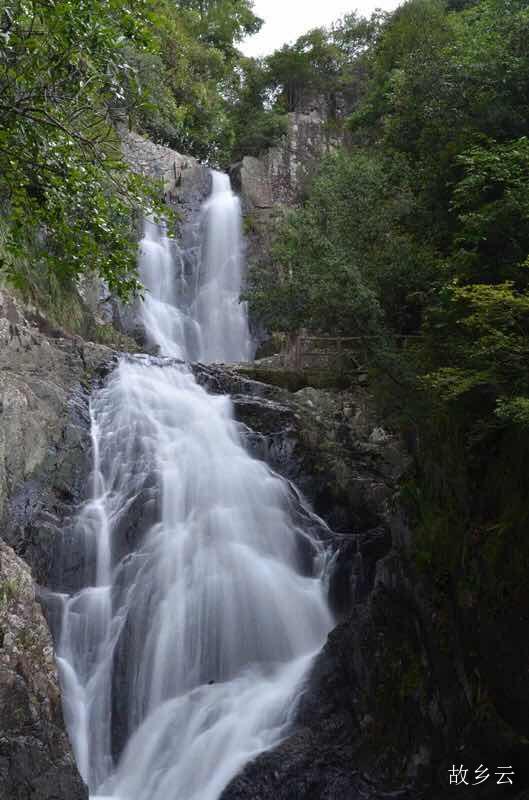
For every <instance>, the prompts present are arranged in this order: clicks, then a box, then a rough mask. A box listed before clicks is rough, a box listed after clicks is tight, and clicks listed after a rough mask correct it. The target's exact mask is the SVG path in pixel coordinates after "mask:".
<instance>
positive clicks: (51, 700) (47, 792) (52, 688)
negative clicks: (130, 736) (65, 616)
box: [0, 541, 88, 800]
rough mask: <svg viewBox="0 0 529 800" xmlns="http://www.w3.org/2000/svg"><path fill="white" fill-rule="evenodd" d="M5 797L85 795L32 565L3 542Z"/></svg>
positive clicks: (0, 777) (0, 748) (1, 755)
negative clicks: (70, 740)
mask: <svg viewBox="0 0 529 800" xmlns="http://www.w3.org/2000/svg"><path fill="white" fill-rule="evenodd" d="M0 787H1V788H0V796H1V797H3V798H5V800H86V799H87V798H88V791H87V789H86V787H85V785H84V784H83V782H82V780H81V778H80V776H79V773H78V772H77V768H76V766H75V761H74V758H73V755H72V752H71V748H70V743H69V741H68V738H67V736H66V732H65V728H64V722H63V717H62V710H61V698H60V691H59V681H58V676H57V669H56V666H55V660H54V657H53V645H52V641H51V636H50V632H49V630H48V626H47V624H46V621H45V619H44V617H43V614H42V611H41V608H40V606H39V605H38V604H37V603H36V601H35V590H34V586H33V580H32V576H31V573H30V570H29V568H28V567H27V565H26V564H25V563H24V562H23V561H22V560H21V559H20V558H17V556H16V555H15V553H14V552H13V550H12V549H11V548H10V547H8V546H7V545H5V544H4V543H3V542H1V541H0Z"/></svg>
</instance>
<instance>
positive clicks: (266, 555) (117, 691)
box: [58, 175, 331, 800]
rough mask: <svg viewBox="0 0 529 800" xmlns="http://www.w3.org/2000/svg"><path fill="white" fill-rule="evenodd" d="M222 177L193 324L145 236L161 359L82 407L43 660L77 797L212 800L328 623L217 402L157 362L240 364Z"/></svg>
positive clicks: (147, 310) (230, 224)
mask: <svg viewBox="0 0 529 800" xmlns="http://www.w3.org/2000/svg"><path fill="white" fill-rule="evenodd" d="M221 178H222V180H221ZM227 180H228V179H227V178H226V177H225V176H218V175H214V191H213V195H212V198H211V199H210V201H209V202H208V204H207V205H206V208H205V240H206V241H205V244H204V248H203V253H204V259H203V265H204V271H203V274H202V278H201V280H200V282H199V284H198V290H197V292H196V294H195V296H194V299H193V301H192V303H191V307H192V309H193V311H194V312H196V313H187V312H183V311H181V310H180V311H179V310H178V309H177V308H176V306H175V302H176V301H177V300H178V295H179V290H181V287H180V289H179V287H178V286H177V283H178V281H179V280H181V278H182V273H181V271H179V261H178V258H177V257H176V255H177V254H175V253H172V252H171V247H172V245H171V244H170V242H169V241H168V240H166V238H165V237H164V236H163V234H162V233H161V232H159V231H158V229H157V228H155V227H154V226H151V228H150V229H148V230H147V231H146V237H145V239H144V240H143V242H142V256H141V259H142V261H141V270H142V275H143V277H144V279H145V282H146V285H147V288H148V289H149V290H150V293H149V294H148V295H147V298H146V300H145V301H144V305H143V316H144V322H145V326H146V329H147V334H148V336H149V338H150V340H151V341H152V342H153V343H155V344H157V345H158V346H159V348H160V351H161V353H162V354H163V356H172V357H173V358H167V357H153V356H151V357H149V356H137V357H124V358H122V359H121V361H120V363H119V365H118V367H117V369H116V370H115V371H114V372H113V374H112V376H111V377H110V379H109V380H108V381H107V383H106V385H105V386H104V388H102V389H101V390H100V391H98V392H97V393H96V395H95V396H94V398H93V401H92V404H91V414H92V440H93V453H94V468H93V478H92V491H91V497H90V499H89V500H88V502H87V503H86V504H85V506H84V507H83V509H82V511H81V513H80V514H79V516H78V519H77V521H76V524H75V528H74V530H73V533H72V535H71V536H70V537H69V538H68V541H66V542H65V545H64V547H65V549H66V550H67V549H68V547H69V546H70V547H75V548H76V551H77V552H78V553H81V561H82V563H84V565H85V571H86V574H85V575H84V578H83V581H82V584H83V588H81V589H80V590H78V591H73V592H70V593H69V594H64V595H63V596H62V609H63V610H62V621H61V629H60V635H59V640H58V660H59V665H60V669H61V677H62V684H63V694H64V709H65V717H66V721H67V725H68V729H69V732H70V736H71V738H72V742H73V746H74V750H75V754H76V758H77V761H78V764H79V768H80V771H81V774H82V775H83V777H84V779H85V781H86V782H87V783H88V784H89V787H90V791H91V793H92V796H93V797H95V796H96V795H97V796H99V797H102V796H105V797H112V798H119V799H120V800H217V798H218V797H219V796H220V794H221V792H222V790H223V788H224V787H225V786H226V784H227V783H228V781H229V780H230V778H231V777H232V776H233V775H235V774H236V772H237V771H238V770H239V769H240V768H241V767H242V765H243V764H244V763H245V762H247V761H248V760H249V759H250V758H252V756H254V755H256V754H257V753H259V752H260V751H262V750H263V749H265V748H267V747H270V746H272V745H273V744H275V743H276V742H278V741H279V740H280V739H281V737H282V736H283V735H284V733H285V731H286V727H287V726H288V723H289V720H290V718H291V713H292V709H293V708H294V706H295V703H296V698H297V696H298V695H299V692H300V687H301V685H302V679H303V676H304V674H305V673H306V670H307V668H308V666H309V664H310V661H311V658H312V656H313V654H314V653H315V652H316V651H317V650H318V649H319V648H320V647H321V645H322V643H323V641H324V638H325V636H326V634H327V632H328V630H329V628H330V626H331V616H330V613H329V610H328V607H327V603H326V599H325V592H324V588H323V583H322V580H321V577H322V571H323V565H324V553H323V549H322V546H321V545H320V544H319V543H318V541H317V540H316V539H315V538H313V537H311V535H310V534H309V533H307V531H306V530H304V529H303V527H302V526H300V524H299V521H298V517H297V516H296V513H295V510H294V507H293V501H292V493H291V491H290V487H289V486H288V485H287V484H286V483H285V482H284V481H283V480H282V479H280V478H279V477H278V476H276V475H275V474H273V473H272V472H271V471H270V470H269V469H268V467H267V466H266V465H265V464H264V463H262V462H260V461H258V460H256V459H254V458H252V457H251V456H250V455H249V454H248V453H247V452H246V450H245V448H244V446H243V443H242V441H241V439H240V435H239V431H238V428H237V425H236V423H235V422H234V421H233V417H232V408H231V401H230V399H229V398H228V397H223V396H212V395H210V394H208V393H207V392H206V391H205V390H204V389H203V388H202V387H200V386H199V385H198V384H197V382H196V380H195V378H194V376H193V374H192V372H191V371H190V370H189V368H188V367H187V366H185V365H184V364H183V363H178V362H177V361H175V359H174V357H175V356H177V357H183V356H186V355H187V354H188V348H187V344H186V342H191V346H192V347H195V346H196V347H200V348H202V350H201V352H202V353H204V354H206V355H207V357H208V358H212V359H213V358H218V359H234V358H241V357H248V356H249V353H250V344H249V342H250V339H249V335H248V325H247V321H246V318H245V317H244V319H243V316H244V307H243V306H241V305H240V304H239V303H238V302H237V294H238V287H240V281H241V255H240V254H241V246H240V209H239V207H238V205H237V203H236V202H235V201H234V200H233V197H232V195H231V192H230V191H229V185H228V184H227ZM228 194H229V196H228ZM217 258H218V262H217V261H216V259H217ZM216 268H218V274H217V272H216ZM217 302H218V306H217V305H216V303H217ZM307 556H308V558H307ZM65 562H68V557H67V556H65ZM308 563H310V568H307V564H308Z"/></svg>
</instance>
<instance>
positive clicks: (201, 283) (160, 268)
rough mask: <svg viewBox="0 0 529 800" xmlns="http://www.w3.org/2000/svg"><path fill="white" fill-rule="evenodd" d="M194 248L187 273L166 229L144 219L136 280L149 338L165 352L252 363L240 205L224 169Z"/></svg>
mask: <svg viewBox="0 0 529 800" xmlns="http://www.w3.org/2000/svg"><path fill="white" fill-rule="evenodd" d="M197 249H198V256H197V258H196V259H195V260H194V261H193V262H192V269H191V270H189V269H186V262H185V259H184V258H183V255H182V253H181V252H180V250H179V248H178V245H177V244H176V242H175V240H174V239H170V238H169V237H168V236H167V231H166V229H165V228H164V226H159V225H155V224H154V223H153V222H151V221H149V220H147V221H146V222H145V225H144V235H143V239H142V241H141V243H140V277H141V279H142V282H143V284H144V286H145V289H146V292H145V297H144V300H143V302H142V318H143V323H144V326H145V330H146V333H147V337H148V339H149V341H150V343H151V344H154V345H157V346H158V347H159V348H160V352H161V353H163V354H164V355H171V356H175V357H177V358H182V359H187V360H191V361H203V362H213V361H225V362H240V361H249V360H250V359H251V358H252V356H253V350H254V348H253V344H252V339H251V336H250V331H249V326H248V313H247V307H246V303H244V302H242V301H241V300H240V294H241V289H242V287H243V282H244V269H245V260H244V241H243V235H242V213H241V204H240V200H239V198H238V197H237V196H236V195H235V194H234V192H232V190H231V186H230V179H229V177H228V175H225V174H223V173H221V172H215V171H212V173H211V194H210V196H209V198H208V199H207V200H206V201H205V202H204V203H203V205H202V209H201V213H200V221H199V233H198V248H197Z"/></svg>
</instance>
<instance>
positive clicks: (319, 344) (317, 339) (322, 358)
mask: <svg viewBox="0 0 529 800" xmlns="http://www.w3.org/2000/svg"><path fill="white" fill-rule="evenodd" d="M363 338H364V337H361V336H308V335H305V334H303V333H301V334H298V335H296V336H292V335H290V336H288V337H285V346H284V349H283V353H282V355H283V358H284V363H285V366H288V367H291V368H292V369H306V368H308V367H311V366H318V367H321V366H333V367H336V366H339V365H340V363H341V362H342V361H343V360H344V358H345V356H346V355H347V361H348V363H349V364H351V363H352V364H353V366H356V367H358V368H360V367H361V364H360V358H359V355H358V350H359V348H358V345H359V344H360V343H361V341H362V339H363Z"/></svg>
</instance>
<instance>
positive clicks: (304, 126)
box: [231, 96, 343, 214]
mask: <svg viewBox="0 0 529 800" xmlns="http://www.w3.org/2000/svg"><path fill="white" fill-rule="evenodd" d="M328 122H329V108H328V103H327V101H326V100H325V98H323V97H318V96H316V97H313V96H307V97H304V98H302V99H301V100H300V102H299V104H298V107H297V109H296V110H295V111H292V112H291V113H289V114H288V118H287V132H286V134H285V135H284V136H283V138H282V139H281V141H280V142H279V143H278V144H277V145H276V146H275V147H271V148H269V149H268V150H266V151H265V152H263V153H262V154H261V155H260V156H259V157H258V158H255V157H253V156H245V157H244V158H243V159H242V161H241V162H240V163H238V164H235V165H234V166H233V167H232V170H231V172H232V180H233V182H234V185H235V186H236V188H237V189H238V190H239V191H240V193H241V196H242V200H243V208H244V211H245V212H246V213H248V214H251V213H252V212H255V211H256V210H259V209H266V208H272V207H274V206H277V205H286V206H292V205H296V203H297V202H299V198H300V195H301V194H302V192H303V190H304V188H305V186H306V183H307V180H308V179H309V178H310V176H311V175H312V174H313V172H314V170H315V169H316V168H317V166H318V163H319V161H320V160H321V159H322V157H323V156H324V155H325V154H327V153H329V152H331V151H332V150H333V149H334V148H335V147H336V146H337V145H338V144H339V143H340V141H342V138H343V137H342V136H341V135H339V134H338V133H336V132H334V133H331V126H330V125H329V124H328ZM336 130H337V129H336Z"/></svg>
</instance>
